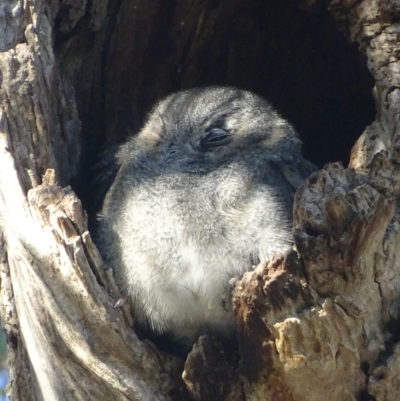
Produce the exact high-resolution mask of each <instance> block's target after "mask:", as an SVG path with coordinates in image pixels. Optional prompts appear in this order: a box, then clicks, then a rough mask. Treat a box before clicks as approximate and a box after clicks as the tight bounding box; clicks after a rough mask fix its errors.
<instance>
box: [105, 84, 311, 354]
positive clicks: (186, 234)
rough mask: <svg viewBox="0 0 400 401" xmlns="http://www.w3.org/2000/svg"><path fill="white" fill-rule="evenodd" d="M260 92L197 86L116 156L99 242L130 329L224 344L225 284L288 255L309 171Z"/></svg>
mask: <svg viewBox="0 0 400 401" xmlns="http://www.w3.org/2000/svg"><path fill="white" fill-rule="evenodd" d="M301 148H302V143H301V141H300V139H299V137H298V134H297V133H296V131H295V129H294V128H293V127H292V125H291V124H290V123H289V122H288V121H286V120H285V119H283V118H282V117H281V116H280V115H279V114H278V112H277V111H275V109H274V108H273V107H272V105H271V104H270V103H269V102H268V101H267V100H265V99H263V98H262V97H260V96H259V95H256V94H254V93H252V92H249V91H246V90H241V89H238V88H234V87H218V86H216V87H199V88H192V89H189V90H183V91H180V92H177V93H173V94H172V95H169V96H168V97H167V98H165V99H164V100H162V101H160V102H159V103H158V104H156V105H155V107H154V108H153V110H152V111H151V112H150V113H149V115H148V117H147V121H146V122H145V124H144V126H143V128H142V129H141V130H140V131H139V132H138V133H137V134H136V135H132V136H131V137H130V138H129V139H128V140H127V141H126V142H125V143H124V144H123V145H122V146H120V148H119V149H118V151H117V153H116V155H115V160H116V168H115V171H117V172H116V174H114V178H113V180H112V183H111V185H110V187H109V189H108V191H107V194H106V196H105V199H104V202H103V206H102V208H101V211H100V214H99V221H98V233H97V243H98V247H99V249H100V252H101V254H102V256H103V258H104V261H105V264H106V266H109V267H111V268H112V270H113V272H114V276H115V280H116V283H117V284H118V286H119V288H120V291H121V293H122V294H123V295H124V297H126V298H127V299H129V301H130V302H131V305H132V310H133V316H134V320H135V325H137V326H138V327H139V328H141V329H142V330H144V332H149V333H151V334H153V335H154V336H155V337H157V336H167V337H168V338H169V339H170V341H172V343H176V344H180V346H182V347H183V348H185V349H190V347H191V346H192V345H193V343H194V342H195V341H196V339H197V338H198V337H199V336H200V335H201V334H204V333H210V334H212V335H215V336H218V337H221V338H231V337H232V336H233V335H234V333H235V320H234V316H233V311H232V306H231V303H230V295H231V294H230V292H231V288H230V284H229V282H230V280H231V279H232V278H234V277H240V276H241V275H243V273H244V272H246V271H249V270H251V269H252V268H253V267H254V265H256V264H257V263H259V262H260V261H264V260H267V259H270V258H272V257H273V256H274V255H275V254H276V253H285V252H287V251H289V250H290V249H291V248H292V244H293V237H292V232H291V230H292V228H291V221H292V208H293V200H294V194H295V191H296V189H297V188H298V187H299V186H300V185H301V184H302V183H303V182H304V181H305V179H306V178H307V177H308V176H309V175H310V174H311V173H312V172H314V171H315V170H316V167H315V166H314V165H313V164H312V163H311V162H309V161H307V160H306V159H305V158H304V157H303V155H302V150H301Z"/></svg>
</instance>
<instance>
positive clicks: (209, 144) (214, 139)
mask: <svg viewBox="0 0 400 401" xmlns="http://www.w3.org/2000/svg"><path fill="white" fill-rule="evenodd" d="M231 140H232V135H231V134H229V132H227V131H225V130H224V129H222V128H212V129H211V130H210V131H209V133H208V134H207V136H205V137H204V138H202V139H201V140H200V147H201V148H202V149H203V150H207V149H212V148H217V147H219V146H224V145H226V144H228V143H229V142H230V141H231Z"/></svg>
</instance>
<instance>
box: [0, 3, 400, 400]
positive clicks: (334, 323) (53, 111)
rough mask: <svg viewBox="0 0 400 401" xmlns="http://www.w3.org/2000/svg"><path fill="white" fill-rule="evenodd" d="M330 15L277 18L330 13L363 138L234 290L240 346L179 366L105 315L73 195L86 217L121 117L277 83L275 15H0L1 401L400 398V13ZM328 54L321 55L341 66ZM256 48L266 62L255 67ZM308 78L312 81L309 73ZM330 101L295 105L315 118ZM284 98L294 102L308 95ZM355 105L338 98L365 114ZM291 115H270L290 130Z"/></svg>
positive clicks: (103, 278)
mask: <svg viewBox="0 0 400 401" xmlns="http://www.w3.org/2000/svg"><path fill="white" fill-rule="evenodd" d="M328 3H329V4H328V11H326V10H325V5H326V2H323V1H299V2H295V1H291V2H289V3H288V4H290V7H297V8H299V10H302V11H301V13H302V14H301V18H303V19H305V18H306V17H305V16H307V15H311V14H312V13H316V15H328V13H329V15H331V16H333V17H334V19H335V21H336V23H337V28H338V29H339V30H341V31H342V32H343V37H345V35H346V36H347V37H348V39H349V40H351V41H352V42H354V43H356V44H357V45H358V46H359V49H360V52H361V54H363V55H364V56H365V58H366V62H367V65H368V68H369V70H370V72H371V74H372V76H373V79H374V82H375V86H374V97H375V103H376V120H375V121H374V122H373V123H372V124H370V125H369V126H368V127H367V128H366V129H365V131H364V133H363V134H362V135H361V136H360V138H359V139H358V140H357V142H356V144H355V145H354V147H353V149H352V153H351V158H350V164H349V168H344V167H343V166H342V165H341V164H340V163H332V164H329V165H326V166H325V167H324V168H323V169H321V170H320V171H319V172H317V173H315V174H314V175H312V176H311V177H310V178H309V179H308V181H307V182H306V183H305V185H304V186H302V187H301V188H300V189H299V191H298V193H297V195H296V201H295V207H294V223H293V224H294V242H295V251H293V252H291V253H290V254H288V255H285V256H277V257H276V258H275V259H274V260H271V261H266V262H263V263H261V264H260V265H259V266H258V267H257V268H256V269H255V270H254V271H251V272H248V273H246V274H245V275H244V276H243V278H238V280H237V281H236V283H235V289H234V292H233V300H232V301H233V305H234V310H235V315H236V317H237V323H238V330H239V333H238V343H239V346H238V347H236V346H235V345H229V344H220V343H219V342H218V340H215V339H210V338H208V337H207V336H205V337H202V338H200V339H199V341H198V342H197V344H196V345H195V346H194V347H193V350H192V351H191V353H190V354H189V355H188V358H187V359H186V361H183V360H181V359H179V358H177V357H173V356H170V355H166V354H163V353H162V352H160V351H159V350H157V349H156V348H155V347H154V346H153V345H152V344H151V343H149V342H148V341H140V340H139V339H138V337H137V336H136V334H135V333H134V331H133V330H132V329H131V327H130V326H131V320H130V319H131V318H130V316H129V313H128V312H129V311H125V312H124V313H123V311H122V310H121V309H116V308H114V307H113V305H114V303H115V300H116V299H117V298H118V290H117V289H116V288H115V284H114V283H113V279H112V275H111V274H109V273H107V271H106V270H104V269H103V266H102V261H101V258H100V255H99V253H98V251H97V249H96V247H95V245H94V244H93V242H92V239H91V235H90V234H89V230H88V218H87V215H86V212H85V210H84V207H82V204H81V201H80V200H79V199H78V197H77V195H76V194H75V192H74V191H73V190H72V189H71V187H70V186H69V185H72V186H73V188H74V189H75V190H76V192H77V193H78V194H79V196H80V198H82V201H83V202H84V205H85V208H86V209H88V210H89V212H90V213H92V212H93V211H94V209H95V205H94V204H93V202H91V201H90V199H91V197H92V192H91V191H90V190H89V189H88V182H90V180H91V174H90V166H91V165H92V164H93V163H94V159H95V154H96V152H97V151H99V150H100V149H101V148H102V145H104V144H105V143H106V142H107V141H108V142H110V141H116V142H117V141H118V140H120V139H121V138H122V137H123V136H124V132H123V130H121V124H122V125H124V124H125V123H124V122H123V120H124V119H125V115H128V117H129V119H131V116H132V114H133V115H135V113H134V111H135V110H132V109H131V108H130V105H135V107H136V112H137V113H136V114H137V115H138V116H139V117H138V118H134V119H133V120H132V121H129V122H128V123H127V125H129V126H130V127H132V129H133V130H135V129H136V128H137V127H138V126H139V125H140V123H141V122H140V118H141V117H140V116H142V115H143V112H144V111H146V109H148V108H149V107H150V106H151V104H152V103H153V102H154V100H156V98H158V97H160V96H162V95H164V94H166V93H168V92H170V91H171V90H173V89H179V88H181V87H187V86H194V85H196V84H200V83H201V84H210V83H223V84H232V83H234V84H236V85H238V86H244V87H246V88H248V89H253V90H254V89H255V88H257V87H258V85H260V88H261V87H262V85H263V84H262V83H261V84H260V82H262V81H263V77H265V76H266V75H270V74H271V73H272V72H273V70H274V68H275V67H274V66H273V63H271V64H268V63H270V61H269V59H270V55H271V54H273V52H274V51H275V50H276V48H275V47H274V43H275V42H274V40H277V39H276V38H277V37H278V36H279V35H278V34H277V33H276V32H283V31H279V28H278V25H280V24H281V23H280V21H279V18H275V17H274V16H275V14H274V12H276V13H277V14H279V16H280V17H283V16H284V15H286V14H285V13H286V11H285V7H279V6H278V5H277V2H272V1H270V2H267V3H266V4H267V5H265V6H264V5H263V4H262V2H260V1H256V0H254V1H251V2H244V1H242V2H241V1H237V2H222V1H221V2H214V1H206V2H202V3H201V2H189V1H187V2H186V1H184V2H181V3H179V5H178V4H174V3H168V4H167V2H156V1H155V2H146V1H144V2H140V1H128V0H126V1H124V0H121V1H105V0H103V1H100V0H99V1H93V2H85V1H84V0H81V1H59V2H57V1H52V2H45V1H42V0H32V1H25V2H22V1H18V0H7V1H6V2H3V4H2V5H1V6H0V52H1V53H0V142H1V143H0V228H1V237H0V241H1V242H0V244H1V247H0V252H1V253H0V263H1V287H2V292H1V296H2V316H3V322H4V327H5V331H6V334H7V340H8V347H9V366H10V371H11V383H10V386H9V389H8V393H9V397H10V399H11V400H28V399H29V400H63V399H65V400H67V399H68V400H75V399H76V400H81V399H82V400H83V399H85V400H111V399H113V400H114V399H116V400H191V399H192V400H226V401H228V400H246V401H250V400H252V401H253V400H270V399H273V400H294V401H300V400H305V399H307V400H319V399H321V394H327V395H328V394H329V399H331V400H373V399H375V400H378V401H381V400H382V401H383V400H387V401H392V400H396V399H399V398H400V390H399V389H400V375H399V373H400V345H399V332H400V266H399V260H400V255H399V254H398V253H399V252H400V250H399V249H400V248H399V247H398V243H399V240H400V228H399V227H400V224H399V219H400V215H399V208H398V201H397V198H398V195H399V192H400V184H399V182H400V180H399V177H400V170H399V159H400V154H399V152H400V146H399V138H400V137H399V135H400V134H399V132H400V131H399V128H398V127H399V115H400V113H399V109H400V89H399V87H400V84H399V82H400V78H399V77H400V67H399V66H400V64H399V60H398V58H399V49H398V48H399V45H398V43H399V35H400V25H399V22H398V21H399V14H400V7H399V5H398V4H397V2H395V1H379V0H363V1H346V0H343V1H341V0H334V1H330V2H328ZM264 7H265V8H264ZM288 8H289V6H288ZM291 10H292V8H291ZM321 10H322V11H321ZM322 12H323V13H324V14H319V13H322ZM267 14H268V15H269V14H271V15H272V18H271V19H269V25H268V24H264V19H263V18H264V17H265V18H267V17H266V15H267ZM260 15H262V17H263V18H261V17H260ZM274 19H276V20H277V23H276V25H274V23H273V22H274ZM227 22H229V23H227ZM306 23H307V21H306V20H305V22H304V24H306ZM270 27H272V28H271V30H269V28H270ZM330 29H331V28H330ZM332 29H333V28H332ZM335 29H336V28H335ZM275 30H276V31H275ZM283 30H284V31H285V32H286V31H288V30H287V29H286V27H284V29H283ZM327 32H332V31H327ZM274 34H275V35H278V36H274ZM294 36H295V35H294ZM328 36H329V35H327V38H328ZM287 37H288V41H289V42H288V43H292V42H290V41H291V40H292V39H291V35H290V34H288V36H287ZM307 37H308V36H307ZM271 38H272V39H271ZM228 39H229V40H228ZM307 40H308V39H307ZM227 41H228V42H229V46H225V43H228V42H227ZM293 43H295V42H293ZM303 43H307V42H303ZM324 43H325V42H324ZM338 43H339V44H338V45H334V44H333V42H330V41H329V40H328V39H326V45H327V46H328V45H329V46H333V47H334V46H338V47H337V48H342V47H343V48H344V45H343V44H342V42H338ZM243 45H245V46H243ZM249 46H250V47H249ZM264 48H269V49H272V50H271V53H270V54H267V55H263V56H262V58H257V57H261V56H259V55H260V54H263V49H264ZM292 49H293V48H292ZM335 49H336V47H335ZM292 51H293V50H292ZM301 51H304V52H306V51H307V46H304V47H302V49H301ZM247 53H248V54H247ZM254 54H257V56H252V55H254ZM282 54H285V53H282ZM342 54H343V55H344V56H346V57H347V53H345V51H344V52H343V53H342ZM346 57H344V58H346ZM351 57H352V56H351ZM351 57H350V56H349V58H351ZM260 62H261V64H260ZM285 63H286V62H285V60H284V64H285ZM301 63H302V61H301V59H300V57H299V58H298V63H296V66H293V65H290V63H289V66H288V67H286V68H287V70H285V73H286V72H287V71H289V70H290V69H291V68H297V64H301ZM329 63H330V61H329V60H328V61H327V65H328V64H329ZM262 66H265V70H266V71H267V72H266V73H265V74H266V75H263V74H264V72H263V68H262ZM307 67H308V66H307ZM309 68H310V70H311V71H312V72H313V74H311V75H312V76H313V77H314V78H315V79H318V78H317V75H315V74H317V73H315V74H314V72H315V71H314V70H313V68H316V67H315V65H314V64H313V63H310V67H309ZM277 70H279V68H277ZM324 74H325V75H328V76H329V74H330V72H329V70H328V68H326V69H322V73H321V75H324ZM284 75H285V74H284ZM288 75H289V74H288V73H287V74H286V77H287V76H288ZM276 76H277V77H279V74H278V75H276ZM328 78H329V77H328ZM276 79H277V80H278V81H277V87H276V88H277V89H274V85H273V84H271V85H272V88H273V89H272V91H271V93H270V94H271V95H272V97H273V98H274V96H275V100H277V99H278V98H279V96H278V95H277V94H278V92H279V93H280V91H279V88H280V85H281V84H282V86H283V87H286V88H287V87H290V86H293V83H294V82H297V81H291V80H290V79H289V78H285V79H282V81H279V78H276ZM328 80H329V79H328ZM284 81H285V82H284ZM268 82H270V83H271V81H268ZM347 84H348V85H349V87H350V86H351V84H350V83H347ZM265 85H266V84H265ZM316 86H318V85H316ZM327 88H331V86H326V87H323V88H322V89H319V88H314V89H310V91H311V92H313V94H314V95H315V99H320V98H321V97H319V96H320V95H321V93H322V92H324V91H326V90H327ZM296 89H298V90H293V88H291V91H292V92H295V93H299V96H304V95H305V93H307V85H306V90H305V92H302V90H301V88H300V86H299V87H296ZM367 89H368V88H367ZM274 90H276V92H274ZM320 90H321V91H322V92H320ZM364 90H365V88H360V87H355V88H353V89H349V92H350V93H353V91H354V93H356V94H357V93H358V96H359V98H360V100H359V102H360V105H365V104H366V103H364V99H363V96H362V93H364V92H363V91H364ZM266 93H267V92H266ZM348 99H356V98H352V97H349V98H348ZM291 101H293V100H290V99H289V100H287V97H286V100H285V99H283V100H277V103H278V105H279V104H280V103H279V102H281V104H282V105H283V107H288V108H287V109H284V110H286V112H290V110H291V109H290V107H289V106H285V104H286V105H287V104H290V102H291ZM299 103H301V102H298V104H299ZM304 103H307V102H304ZM329 104H330V103H329ZM298 107H299V110H301V112H299V114H298V115H297V117H296V113H294V114H293V116H294V117H293V118H294V119H296V118H298V121H299V124H298V125H300V126H301V124H302V122H304V121H305V120H307V119H308V116H307V112H306V111H307V106H304V105H303V104H299V106H298ZM302 107H305V108H304V109H302ZM346 107H348V106H346ZM357 107H358V106H356V108H355V110H356V112H357V113H358V114H362V113H363V111H362V110H361V109H362V108H361V107H360V108H357ZM294 108H296V107H294ZM350 120H352V119H351V118H349V119H348V120H347V121H350ZM321 121H323V120H321ZM360 121H361V120H360ZM362 121H365V120H362ZM363 124H364V125H363V127H365V123H363ZM326 125H329V124H324V125H323V126H322V127H323V128H325V126H326ZM317 126H318V124H317ZM338 127H339V126H336V128H338ZM327 129H329V127H327ZM343 129H345V128H343ZM351 129H352V131H357V129H356V128H355V126H352V127H351ZM358 134H359V132H358V133H357V135H358ZM342 137H345V135H342ZM310 138H311V139H309V141H311V140H312V139H313V138H314V139H315V137H312V136H311V137H310ZM306 142H307V141H306ZM182 372H183V374H182ZM181 375H182V376H183V380H182V378H181V377H180V376H181Z"/></svg>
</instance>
